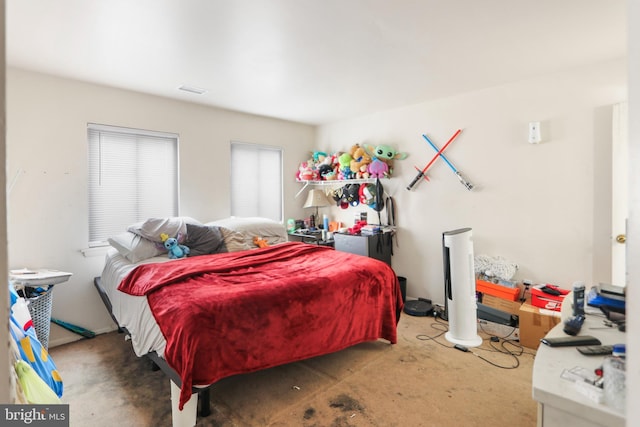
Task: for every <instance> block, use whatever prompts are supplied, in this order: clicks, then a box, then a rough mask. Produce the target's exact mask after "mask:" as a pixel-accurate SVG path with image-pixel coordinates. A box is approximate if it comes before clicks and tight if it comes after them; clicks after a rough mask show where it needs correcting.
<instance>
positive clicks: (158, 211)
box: [87, 124, 179, 247]
mask: <svg viewBox="0 0 640 427" xmlns="http://www.w3.org/2000/svg"><path fill="white" fill-rule="evenodd" d="M87 134H88V143H89V246H90V247H91V246H101V245H105V244H106V241H107V238H109V237H111V236H113V235H116V234H118V233H122V232H123V231H125V230H126V228H127V227H128V226H129V225H131V224H133V223H136V222H139V221H144V220H145V219H147V218H150V217H167V216H177V215H178V200H179V194H178V188H179V187H178V135H175V134H168V133H162V132H153V131H144V130H138V129H128V128H120V127H114V126H105V125H96V124H89V125H88V126H87Z"/></svg>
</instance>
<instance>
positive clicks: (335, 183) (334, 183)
mask: <svg viewBox="0 0 640 427" xmlns="http://www.w3.org/2000/svg"><path fill="white" fill-rule="evenodd" d="M381 179H388V178H381ZM296 182H299V183H303V184H304V185H303V186H302V188H301V189H300V191H298V192H297V193H296V197H298V196H299V195H300V194H301V193H302V192H303V191H304V190H305V189H306V188H307V187H308V186H310V185H313V186H319V187H342V186H344V185H347V184H365V183H375V182H376V178H361V179H332V180H323V181H306V180H305V181H303V180H299V179H297V180H296Z"/></svg>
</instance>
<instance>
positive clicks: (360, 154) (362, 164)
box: [349, 144, 371, 179]
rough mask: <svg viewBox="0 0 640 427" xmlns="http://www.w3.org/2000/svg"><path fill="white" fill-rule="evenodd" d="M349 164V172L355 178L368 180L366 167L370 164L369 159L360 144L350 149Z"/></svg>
mask: <svg viewBox="0 0 640 427" xmlns="http://www.w3.org/2000/svg"><path fill="white" fill-rule="evenodd" d="M351 157H352V160H351V163H350V164H349V167H350V169H351V172H353V174H354V175H355V178H358V179H360V178H369V172H368V170H367V166H368V165H369V163H371V157H370V156H369V155H368V154H367V152H366V151H365V150H364V148H363V147H361V146H360V144H356V145H354V146H353V147H351Z"/></svg>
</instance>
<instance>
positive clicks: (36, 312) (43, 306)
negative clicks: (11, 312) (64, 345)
mask: <svg viewBox="0 0 640 427" xmlns="http://www.w3.org/2000/svg"><path fill="white" fill-rule="evenodd" d="M52 291H53V286H49V288H48V289H46V290H45V291H43V292H42V293H40V294H39V295H36V296H33V297H29V298H26V300H27V301H29V313H30V314H31V320H32V321H33V327H34V329H35V330H36V336H37V337H38V340H39V341H40V343H41V344H42V346H43V347H44V348H45V349H47V350H48V349H49V329H50V327H51V307H52V305H53V304H52V301H53V294H52Z"/></svg>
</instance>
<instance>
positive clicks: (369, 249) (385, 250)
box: [333, 233, 392, 266]
mask: <svg viewBox="0 0 640 427" xmlns="http://www.w3.org/2000/svg"><path fill="white" fill-rule="evenodd" d="M333 240H334V242H335V244H334V248H335V249H336V250H337V251H342V252H349V253H352V254H357V255H364V256H367V257H369V258H375V259H379V260H380V261H383V262H385V263H387V264H389V266H391V245H392V239H391V235H390V234H388V233H380V234H373V235H362V234H341V233H335V234H334V235H333Z"/></svg>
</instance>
